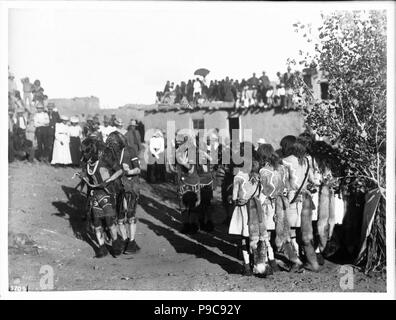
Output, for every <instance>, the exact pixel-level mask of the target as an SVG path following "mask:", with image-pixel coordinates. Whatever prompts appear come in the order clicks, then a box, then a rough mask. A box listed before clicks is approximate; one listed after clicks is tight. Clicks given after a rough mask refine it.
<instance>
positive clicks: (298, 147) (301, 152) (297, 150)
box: [287, 142, 307, 165]
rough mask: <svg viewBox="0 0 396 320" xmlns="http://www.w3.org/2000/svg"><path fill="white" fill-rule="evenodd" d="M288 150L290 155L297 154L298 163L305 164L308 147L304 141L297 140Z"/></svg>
mask: <svg viewBox="0 0 396 320" xmlns="http://www.w3.org/2000/svg"><path fill="white" fill-rule="evenodd" d="M287 152H288V154H289V155H293V156H295V157H296V158H297V159H298V163H299V164H300V165H303V164H304V162H305V158H306V154H307V149H306V148H305V146H304V145H303V144H302V143H300V142H295V143H294V144H292V145H291V146H290V147H289V148H288V150H287Z"/></svg>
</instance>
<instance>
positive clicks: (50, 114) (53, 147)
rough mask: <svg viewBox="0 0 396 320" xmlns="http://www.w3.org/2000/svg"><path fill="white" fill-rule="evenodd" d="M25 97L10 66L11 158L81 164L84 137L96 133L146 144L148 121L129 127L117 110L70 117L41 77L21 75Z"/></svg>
mask: <svg viewBox="0 0 396 320" xmlns="http://www.w3.org/2000/svg"><path fill="white" fill-rule="evenodd" d="M21 84H22V90H23V98H22V96H21V93H20V91H19V90H18V86H17V84H16V81H15V76H14V75H13V74H12V73H11V72H10V70H8V160H9V162H13V161H14V160H21V161H23V160H28V161H30V162H35V161H39V162H42V163H45V164H52V165H55V166H59V165H72V166H78V165H79V164H80V158H81V153H80V152H81V150H80V146H81V141H82V140H83V139H84V138H86V137H88V136H90V135H96V136H98V137H100V138H101V139H103V141H106V138H107V136H108V135H109V134H110V133H111V132H113V131H119V132H121V133H122V134H124V135H125V137H126V138H127V141H128V144H130V145H131V146H133V147H135V148H136V149H137V150H138V151H140V149H141V148H142V145H141V144H142V142H143V140H142V137H144V125H143V123H142V122H140V121H137V120H134V119H131V122H130V124H129V125H128V126H127V128H126V129H125V128H124V124H123V122H122V120H121V119H119V118H117V117H116V115H115V114H112V115H111V116H110V117H109V116H107V115H104V117H103V122H102V123H101V121H100V115H99V114H96V115H94V116H92V115H88V116H85V114H84V113H82V114H81V115H80V116H79V115H74V116H72V117H70V118H69V117H67V116H66V115H60V114H59V111H58V109H57V107H56V105H55V104H54V103H53V102H49V101H48V96H47V95H45V94H44V89H43V87H42V86H41V82H40V80H35V81H34V82H33V83H31V82H30V80H29V78H28V77H25V78H23V79H21Z"/></svg>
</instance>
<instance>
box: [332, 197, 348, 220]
mask: <svg viewBox="0 0 396 320" xmlns="http://www.w3.org/2000/svg"><path fill="white" fill-rule="evenodd" d="M344 205H345V203H344V200H343V199H340V198H339V197H338V196H337V195H336V196H334V215H335V224H342V222H343V220H344V213H345V210H344Z"/></svg>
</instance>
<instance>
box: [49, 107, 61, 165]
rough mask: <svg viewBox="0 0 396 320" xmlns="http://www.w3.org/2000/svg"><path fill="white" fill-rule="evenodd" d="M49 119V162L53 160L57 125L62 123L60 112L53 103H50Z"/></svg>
mask: <svg viewBox="0 0 396 320" xmlns="http://www.w3.org/2000/svg"><path fill="white" fill-rule="evenodd" d="M47 113H48V117H49V121H50V122H49V128H48V146H49V161H50V162H51V160H52V150H53V148H54V140H55V125H56V124H57V123H58V122H60V116H59V112H58V110H57V109H56V108H55V104H54V103H53V102H49V103H48V111H47Z"/></svg>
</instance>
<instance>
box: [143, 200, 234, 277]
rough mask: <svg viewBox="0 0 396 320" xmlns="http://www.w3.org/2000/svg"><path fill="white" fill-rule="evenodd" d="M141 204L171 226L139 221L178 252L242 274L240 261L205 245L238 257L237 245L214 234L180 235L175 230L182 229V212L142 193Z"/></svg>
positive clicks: (229, 271) (152, 214)
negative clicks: (162, 237) (192, 255)
mask: <svg viewBox="0 0 396 320" xmlns="http://www.w3.org/2000/svg"><path fill="white" fill-rule="evenodd" d="M139 204H140V206H141V207H142V208H143V210H144V211H145V212H147V214H149V215H151V216H152V217H154V218H155V219H157V220H159V221H161V222H162V223H163V224H165V225H166V226H168V227H169V228H164V227H162V226H158V225H156V224H154V223H152V222H150V221H148V220H146V219H139V221H141V222H142V223H144V224H146V225H147V226H148V227H149V228H150V229H151V230H153V231H154V232H155V233H156V234H157V235H160V236H164V237H165V238H166V239H167V240H168V241H169V243H170V244H171V245H172V246H173V247H174V248H175V250H176V251H177V252H179V253H187V254H194V255H195V256H196V257H198V258H202V259H205V260H207V261H209V262H211V263H214V264H218V265H220V266H221V267H222V268H223V269H224V270H225V271H227V272H228V273H233V274H236V273H238V274H240V268H241V266H240V264H239V263H237V262H235V261H233V260H231V259H228V258H227V257H224V256H221V255H219V254H217V253H215V252H213V251H211V250H208V249H207V248H206V247H205V246H207V247H213V248H218V249H219V250H220V251H221V252H222V253H224V254H227V255H229V256H235V257H236V255H237V247H236V245H234V244H231V243H228V242H225V241H223V240H222V239H216V238H214V237H213V236H212V235H210V234H206V233H197V234H194V235H188V236H185V237H182V236H179V235H178V234H177V233H175V231H174V230H180V229H181V227H182V224H181V222H180V221H178V220H180V214H179V213H178V212H177V211H176V210H174V209H172V208H169V207H167V206H164V205H163V204H161V203H160V202H158V201H157V200H155V199H153V198H150V197H147V196H145V195H141V199H140V202H139ZM172 229H173V230H172ZM188 238H190V239H192V240H195V241H196V242H198V243H196V242H194V241H191V240H189V239H188Z"/></svg>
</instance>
